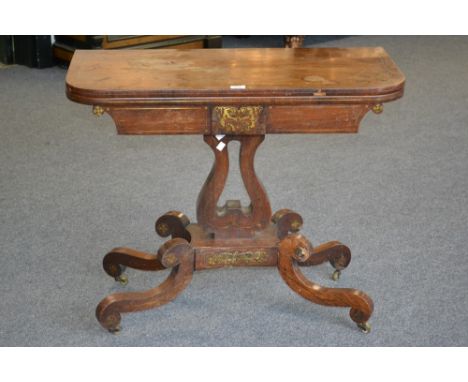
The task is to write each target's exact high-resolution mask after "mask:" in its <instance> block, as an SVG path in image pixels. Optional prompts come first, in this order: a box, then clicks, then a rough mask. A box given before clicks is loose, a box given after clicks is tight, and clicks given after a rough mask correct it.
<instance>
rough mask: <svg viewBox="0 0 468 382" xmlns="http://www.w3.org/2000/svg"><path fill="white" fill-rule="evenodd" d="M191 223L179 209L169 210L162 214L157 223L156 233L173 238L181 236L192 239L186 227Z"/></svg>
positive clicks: (188, 239)
mask: <svg viewBox="0 0 468 382" xmlns="http://www.w3.org/2000/svg"><path fill="white" fill-rule="evenodd" d="M189 224H190V220H189V218H188V217H187V216H186V215H184V214H183V213H182V212H179V211H169V212H166V213H165V214H164V215H162V216H161V217H160V218H159V219H158V220H157V221H156V224H155V229H156V233H157V234H158V235H159V236H161V237H168V236H169V235H171V236H172V238H173V239H175V238H176V237H179V238H181V239H185V240H187V241H188V242H189V243H190V241H191V240H192V238H191V235H190V232H189V231H187V229H186V227H187V226H188V225H189Z"/></svg>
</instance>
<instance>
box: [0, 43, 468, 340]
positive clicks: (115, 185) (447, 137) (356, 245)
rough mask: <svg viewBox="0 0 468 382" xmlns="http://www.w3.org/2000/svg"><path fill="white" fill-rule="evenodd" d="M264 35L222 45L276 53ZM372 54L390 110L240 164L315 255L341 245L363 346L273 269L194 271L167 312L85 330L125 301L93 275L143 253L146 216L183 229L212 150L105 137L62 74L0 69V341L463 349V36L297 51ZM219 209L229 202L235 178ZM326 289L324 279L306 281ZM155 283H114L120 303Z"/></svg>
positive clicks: (335, 316) (466, 209) (314, 272)
mask: <svg viewBox="0 0 468 382" xmlns="http://www.w3.org/2000/svg"><path fill="white" fill-rule="evenodd" d="M281 43H282V41H281V38H280V37H269V38H266V39H262V38H259V37H251V38H249V39H235V38H226V39H225V46H227V47H232V46H281ZM306 44H307V45H310V44H314V46H342V47H345V46H347V47H348V46H376V45H381V46H383V47H385V49H386V50H387V51H388V52H389V53H390V54H391V55H392V57H393V58H394V60H395V61H396V62H397V63H398V65H399V66H400V68H401V69H402V71H403V72H404V73H405V74H406V76H407V85H406V94H405V97H404V98H403V99H402V100H400V101H397V102H393V103H389V104H386V105H385V111H384V113H383V114H381V115H379V116H377V115H374V114H372V113H370V114H368V115H367V116H366V117H365V119H364V120H363V121H362V124H361V130H360V133H359V134H356V135H285V136H275V135H271V136H268V137H267V139H266V141H265V142H264V144H263V145H262V146H261V148H260V149H259V152H258V156H257V162H256V166H257V169H258V173H259V175H260V177H261V179H262V180H263V183H264V184H265V186H266V187H267V189H268V190H269V195H270V199H271V202H272V206H273V209H279V208H285V207H287V208H291V209H294V210H297V211H299V212H300V213H301V214H302V215H303V217H304V220H305V227H304V233H305V234H306V235H307V236H309V238H310V239H311V240H312V242H313V243H315V244H318V243H321V242H325V241H328V240H340V241H342V242H344V243H346V244H348V245H349V247H350V248H351V250H352V252H353V260H352V262H351V265H350V266H349V268H348V269H347V270H346V271H345V272H344V273H343V276H342V279H341V280H340V281H339V284H338V285H340V286H345V287H357V288H360V289H362V290H364V291H366V292H368V293H369V294H370V295H371V296H372V297H373V299H374V301H375V312H374V315H373V317H372V319H371V323H372V327H373V328H372V333H370V334H369V335H364V334H362V333H360V332H359V331H358V330H357V328H356V327H355V326H354V324H353V323H352V321H351V320H350V319H349V317H348V310H347V309H341V308H327V307H322V306H318V305H314V304H311V303H309V302H308V301H306V300H304V299H302V298H300V297H299V296H297V295H295V294H294V293H293V292H292V291H290V290H289V289H288V287H287V286H286V285H285V284H284V283H283V281H282V280H281V278H280V276H279V274H278V272H277V270H276V269H275V268H261V269H260V268H259V269H253V268H247V269H240V268H239V269H224V270H214V271H205V272H197V273H196V274H195V275H194V278H193V281H192V283H191V285H190V286H189V287H188V288H187V290H186V291H185V292H184V293H183V294H182V295H180V296H179V297H178V298H177V299H176V300H175V301H174V302H172V303H170V304H168V305H166V306H164V307H162V308H158V309H155V310H151V311H147V312H141V313H135V314H126V315H123V320H122V327H123V331H122V332H121V333H120V334H119V335H110V334H109V333H107V332H106V331H104V330H103V329H102V328H101V327H100V326H99V325H98V323H97V321H96V319H95V317H94V309H95V307H96V304H97V303H98V302H99V301H100V299H101V298H103V297H104V296H106V295H107V294H109V293H111V292H113V291H118V290H123V289H124V288H123V287H121V286H119V285H116V283H115V282H114V281H113V280H112V279H111V278H109V277H108V276H107V275H106V274H105V273H104V271H103V270H102V268H101V260H102V257H103V255H104V254H105V253H106V252H107V251H108V250H109V249H111V248H113V247H115V246H130V247H134V248H137V249H141V250H150V251H154V250H156V248H157V247H158V246H159V245H160V244H161V243H162V242H163V241H162V239H160V238H158V237H157V236H156V234H155V233H154V231H153V224H154V221H155V219H156V218H157V217H158V216H159V215H160V214H162V213H164V212H165V211H167V210H170V209H177V210H181V211H183V212H185V213H186V214H187V215H188V216H189V217H190V218H192V219H194V216H195V209H194V208H195V200H196V197H197V194H198V191H199V189H200V187H201V185H202V183H203V181H204V180H205V177H206V175H207V173H208V171H209V169H210V167H211V163H212V154H211V151H210V149H209V148H208V146H207V145H205V144H204V143H203V141H202V139H201V137H199V136H181V137H167V136H151V137H148V136H147V137H136V136H118V135H116V132H115V127H114V125H113V123H112V121H111V119H110V118H109V117H108V116H105V117H102V118H95V117H94V116H93V115H92V113H91V110H90V108H89V107H86V106H84V105H78V104H75V103H72V102H70V101H68V100H67V99H66V97H65V93H64V77H65V70H63V69H60V68H52V69H46V70H32V69H28V68H25V67H20V66H11V67H7V68H3V69H1V70H0V181H1V188H0V224H1V225H0V239H1V246H0V248H1V252H0V255H1V257H0V270H1V276H0V345H3V346H6V345H9V346H18V345H25V346H32V345H35V346H53V345H55V346H78V345H81V346H96V345H98V346H124V345H132V346H140V345H141V346H148V345H152V346H175V345H181V346H197V345H198V346H207V345H208V346H216V345H220V346H262V345H264V346H329V345H334V346H450V345H452V346H457V345H464V346H467V345H468V293H467V290H468V276H467V275H468V254H467V250H466V248H467V241H468V237H467V236H468V235H467V231H468V229H467V227H468V126H467V124H468V108H467V105H468V87H467V83H468V69H467V62H468V38H464V37H350V38H342V39H336V40H326V39H324V38H317V39H314V38H307V39H306ZM229 182H230V183H229V187H228V190H227V192H226V194H225V197H226V198H227V197H235V196H236V195H237V194H240V193H243V192H244V191H243V189H242V187H241V185H240V181H239V177H238V174H237V175H235V176H233V177H232V178H230V179H229ZM304 272H305V273H306V274H307V275H308V276H309V277H311V278H312V279H313V280H315V281H317V282H319V283H322V284H324V285H329V286H334V285H336V284H335V283H334V282H333V281H331V280H330V278H329V277H330V274H331V267H330V266H329V265H322V266H318V267H314V268H309V269H307V270H304ZM166 274H167V273H165V272H163V273H143V272H138V271H132V270H129V271H128V276H129V279H130V283H129V285H128V286H127V289H129V290H141V289H145V288H150V287H152V286H154V285H156V284H157V283H159V282H160V281H161V280H162V279H163V278H164V277H165V276H166Z"/></svg>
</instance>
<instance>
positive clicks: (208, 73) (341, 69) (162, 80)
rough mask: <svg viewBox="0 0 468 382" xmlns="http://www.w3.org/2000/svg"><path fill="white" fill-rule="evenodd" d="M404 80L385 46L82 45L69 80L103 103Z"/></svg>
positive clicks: (378, 89) (330, 90) (328, 89)
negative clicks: (116, 48) (126, 48)
mask: <svg viewBox="0 0 468 382" xmlns="http://www.w3.org/2000/svg"><path fill="white" fill-rule="evenodd" d="M404 80H405V78H404V76H403V74H402V73H401V72H400V70H399V69H398V68H397V66H396V65H395V64H394V63H393V61H392V60H391V59H390V57H389V56H388V55H387V53H386V52H385V50H384V49H383V48H379V47H378V48H314V49H308V48H303V49H292V50H290V49H214V50H201V49H200V50H199V49H190V50H176V51H174V50H166V49H160V50H149V51H143V50H141V51H140V50H132V51H118V52H116V51H80V50H78V51H76V53H75V56H74V57H73V60H72V63H71V65H70V68H69V71H68V74H67V79H66V83H67V90H68V94H69V96H70V98H72V99H75V98H79V99H77V100H78V101H82V102H86V101H87V102H88V103H96V101H99V100H100V101H101V102H102V101H104V100H106V99H109V98H115V97H117V98H119V97H123V98H130V99H131V98H133V99H135V98H145V99H147V98H158V97H176V96H178V97H181V96H182V97H197V96H229V97H232V96H235V97H237V96H242V97H246V96H251V95H263V96H267V95H270V96H273V95H274V96H293V95H295V96H306V95H309V96H312V95H314V93H317V92H324V93H326V95H328V96H331V95H335V96H336V95H341V96H344V95H383V94H388V93H394V92H396V91H399V90H401V89H402V87H403V84H404ZM232 86H241V87H242V86H245V89H232V88H231V87H232ZM80 96H81V97H80Z"/></svg>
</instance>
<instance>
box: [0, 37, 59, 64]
mask: <svg viewBox="0 0 468 382" xmlns="http://www.w3.org/2000/svg"><path fill="white" fill-rule="evenodd" d="M0 61H1V62H3V63H4V64H18V65H26V66H29V67H31V68H47V67H50V66H53V65H55V62H54V58H53V55H52V42H51V38H50V36H28V35H26V36H0Z"/></svg>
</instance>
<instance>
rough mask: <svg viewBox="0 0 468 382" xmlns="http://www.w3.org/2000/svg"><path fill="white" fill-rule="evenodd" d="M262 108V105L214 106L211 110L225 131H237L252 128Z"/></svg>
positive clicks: (255, 124)
mask: <svg viewBox="0 0 468 382" xmlns="http://www.w3.org/2000/svg"><path fill="white" fill-rule="evenodd" d="M262 110H263V107H262V106H241V107H235V106H216V107H215V108H214V110H213V111H214V113H215V115H216V117H217V118H218V120H219V124H220V125H221V127H222V128H223V130H224V131H225V132H227V133H239V132H245V131H249V130H254V129H255V128H256V127H257V125H258V119H259V116H260V114H261V112H262Z"/></svg>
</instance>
